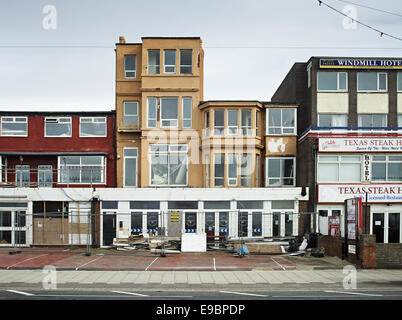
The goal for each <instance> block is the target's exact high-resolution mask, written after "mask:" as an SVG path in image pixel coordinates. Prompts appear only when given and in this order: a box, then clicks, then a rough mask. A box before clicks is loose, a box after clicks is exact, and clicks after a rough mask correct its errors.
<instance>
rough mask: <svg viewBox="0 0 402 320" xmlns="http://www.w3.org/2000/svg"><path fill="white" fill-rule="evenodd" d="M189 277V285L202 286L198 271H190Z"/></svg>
mask: <svg viewBox="0 0 402 320" xmlns="http://www.w3.org/2000/svg"><path fill="white" fill-rule="evenodd" d="M187 276H188V283H189V284H201V279H200V275H199V272H198V271H188V272H187Z"/></svg>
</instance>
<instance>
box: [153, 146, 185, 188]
mask: <svg viewBox="0 0 402 320" xmlns="http://www.w3.org/2000/svg"><path fill="white" fill-rule="evenodd" d="M153 146H157V147H158V149H159V150H157V151H154V150H152V147H153ZM164 146H166V149H165V148H162V150H161V147H164ZM174 148H177V149H179V150H174ZM182 148H183V149H182ZM152 155H158V156H159V155H166V159H167V163H166V165H167V168H168V171H167V177H168V183H167V184H153V183H152ZM170 155H177V156H178V157H179V156H180V155H185V161H184V164H185V165H186V181H185V184H171V183H170V181H169V179H170V174H169V173H170ZM148 161H149V164H150V165H149V185H150V186H153V187H172V186H173V187H186V186H188V144H184V143H183V144H181V143H179V144H177V143H175V144H166V143H153V144H150V145H149V150H148Z"/></svg>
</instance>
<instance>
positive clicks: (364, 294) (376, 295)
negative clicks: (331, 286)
mask: <svg viewBox="0 0 402 320" xmlns="http://www.w3.org/2000/svg"><path fill="white" fill-rule="evenodd" d="M324 292H327V293H340V294H355V295H362V296H372V297H382V296H383V295H382V294H373V293H361V292H346V291H324Z"/></svg>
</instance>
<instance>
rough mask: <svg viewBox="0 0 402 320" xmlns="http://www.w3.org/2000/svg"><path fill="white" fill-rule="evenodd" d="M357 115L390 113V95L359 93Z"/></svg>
mask: <svg viewBox="0 0 402 320" xmlns="http://www.w3.org/2000/svg"><path fill="white" fill-rule="evenodd" d="M357 113H388V93H358V94H357Z"/></svg>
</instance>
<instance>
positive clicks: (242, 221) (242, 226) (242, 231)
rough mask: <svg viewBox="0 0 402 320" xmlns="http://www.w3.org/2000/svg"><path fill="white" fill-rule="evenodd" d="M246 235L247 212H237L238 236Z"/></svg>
mask: <svg viewBox="0 0 402 320" xmlns="http://www.w3.org/2000/svg"><path fill="white" fill-rule="evenodd" d="M247 236H248V212H240V214H239V237H247Z"/></svg>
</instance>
